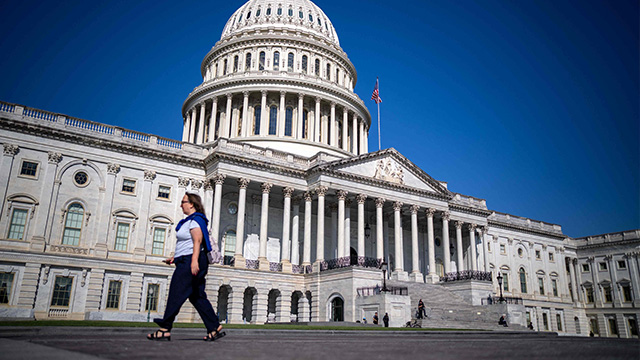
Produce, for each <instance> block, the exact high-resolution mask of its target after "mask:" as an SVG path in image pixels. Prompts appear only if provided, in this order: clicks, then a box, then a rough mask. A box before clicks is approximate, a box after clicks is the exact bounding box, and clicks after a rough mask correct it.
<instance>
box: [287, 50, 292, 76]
mask: <svg viewBox="0 0 640 360" xmlns="http://www.w3.org/2000/svg"><path fill="white" fill-rule="evenodd" d="M287 71H289V72H293V53H292V52H290V53H289V55H287Z"/></svg>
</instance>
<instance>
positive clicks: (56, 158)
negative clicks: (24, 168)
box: [47, 151, 108, 168]
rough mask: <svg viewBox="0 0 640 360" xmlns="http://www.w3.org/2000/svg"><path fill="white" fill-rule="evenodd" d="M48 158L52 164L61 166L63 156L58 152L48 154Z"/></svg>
mask: <svg viewBox="0 0 640 360" xmlns="http://www.w3.org/2000/svg"><path fill="white" fill-rule="evenodd" d="M47 156H48V158H49V163H50V164H59V163H60V161H62V154H60V153H58V152H53V151H49V152H48V153H47ZM107 168H108V165H107Z"/></svg>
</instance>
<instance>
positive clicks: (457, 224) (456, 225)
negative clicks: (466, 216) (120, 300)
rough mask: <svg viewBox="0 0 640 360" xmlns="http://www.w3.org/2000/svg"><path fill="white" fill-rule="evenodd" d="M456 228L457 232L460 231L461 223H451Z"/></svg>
mask: <svg viewBox="0 0 640 360" xmlns="http://www.w3.org/2000/svg"><path fill="white" fill-rule="evenodd" d="M453 224H454V225H455V227H456V229H457V230H460V229H462V225H463V224H464V223H463V222H462V221H456V222H455V223H453Z"/></svg>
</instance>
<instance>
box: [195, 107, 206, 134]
mask: <svg viewBox="0 0 640 360" xmlns="http://www.w3.org/2000/svg"><path fill="white" fill-rule="evenodd" d="M205 105H206V103H205V102H204V101H203V102H202V103H201V104H200V124H198V141H197V143H198V144H203V143H204V118H205V114H206V109H207V108H206V107H205Z"/></svg>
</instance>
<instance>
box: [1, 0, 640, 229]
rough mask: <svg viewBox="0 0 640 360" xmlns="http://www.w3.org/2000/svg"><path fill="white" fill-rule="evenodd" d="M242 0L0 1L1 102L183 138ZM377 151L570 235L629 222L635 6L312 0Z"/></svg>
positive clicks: (636, 166) (632, 224) (636, 176)
mask: <svg viewBox="0 0 640 360" xmlns="http://www.w3.org/2000/svg"><path fill="white" fill-rule="evenodd" d="M242 3H243V2H242V1H224V2H221V1H194V0H184V1H180V2H164V1H109V2H107V1H76V0H66V1H62V2H54V1H41V0H40V1H31V0H23V1H17V0H8V1H2V2H0V13H1V14H2V17H3V21H2V22H1V23H0V49H2V56H0V69H2V79H1V80H0V100H2V101H7V102H13V103H18V104H24V105H27V106H31V107H35V108H40V109H45V110H49V111H54V112H60V113H63V114H67V115H70V116H74V117H79V118H84V119H88V120H93V121H97V122H102V123H107V124H111V125H118V126H122V127H125V128H129V129H134V130H138V131H142V132H147V133H153V134H157V135H159V136H164V137H168V138H173V139H181V132H182V118H181V113H180V111H181V106H182V103H183V101H184V100H185V98H186V96H187V94H188V93H189V92H190V91H191V90H192V89H193V88H194V87H196V86H197V85H199V84H200V83H201V81H202V79H201V77H200V64H201V61H202V59H203V57H204V55H205V54H206V53H207V52H208V50H210V49H211V47H212V46H213V45H214V44H215V42H216V41H218V40H219V38H220V35H221V33H222V29H223V27H224V25H225V23H226V21H227V19H228V18H229V16H230V15H231V14H232V13H233V11H235V10H236V9H237V8H238V7H240V5H242ZM316 4H317V5H318V6H320V7H321V8H322V9H323V10H324V12H325V13H326V14H327V16H329V18H330V19H331V20H332V22H333V24H334V26H335V28H336V30H337V32H338V36H339V37H340V42H341V46H342V48H343V49H344V50H345V51H346V52H347V54H348V55H349V58H350V59H351V61H352V62H353V63H354V65H355V67H356V69H357V71H358V83H357V86H356V93H357V94H359V95H360V97H361V98H362V99H363V100H364V101H365V103H366V104H367V106H368V107H369V110H370V112H371V116H372V119H373V120H374V124H373V126H372V131H371V133H370V138H369V139H370V141H369V149H370V150H376V149H377V136H378V134H377V130H376V125H375V119H376V108H375V103H373V101H371V100H370V96H371V91H372V90H373V86H374V83H375V79H376V76H378V77H379V78H380V94H381V97H382V98H383V103H382V104H381V118H382V131H381V133H382V147H383V148H388V147H394V148H396V149H397V150H398V151H400V152H401V153H402V154H404V155H405V156H407V157H408V158H409V159H410V160H412V161H413V162H414V163H416V164H417V165H418V166H420V167H421V168H422V169H423V170H424V171H426V172H427V173H428V174H430V175H431V176H433V177H434V178H436V179H438V180H441V181H446V182H448V183H449V189H450V190H452V191H455V192H460V193H463V194H466V195H471V196H475V197H479V198H483V199H487V205H488V207H489V208H490V209H492V210H496V211H500V212H506V213H511V214H514V215H518V216H525V217H530V218H532V219H536V220H542V221H547V222H551V223H555V224H560V225H562V226H563V230H564V232H565V234H567V235H569V236H574V237H578V236H586V235H595V234H601V233H606V232H614V231H622V230H629V229H634V228H640V147H639V145H638V144H639V142H638V140H639V138H640V125H639V124H640V121H639V108H640V106H639V98H640V96H639V95H640V91H639V70H638V64H639V55H638V54H639V48H638V47H639V45H638V44H639V39H638V10H639V9H638V2H637V1H626V0H616V1H587V0H580V1H568V0H555V1H507V0H502V1H491V0H482V1H469V0H457V1H445V0H438V1H425V0H421V1H420V0H416V1H403V2H400V3H396V2H393V1H383V0H367V1H328V0H327V1H320V0H318V1H316Z"/></svg>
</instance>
